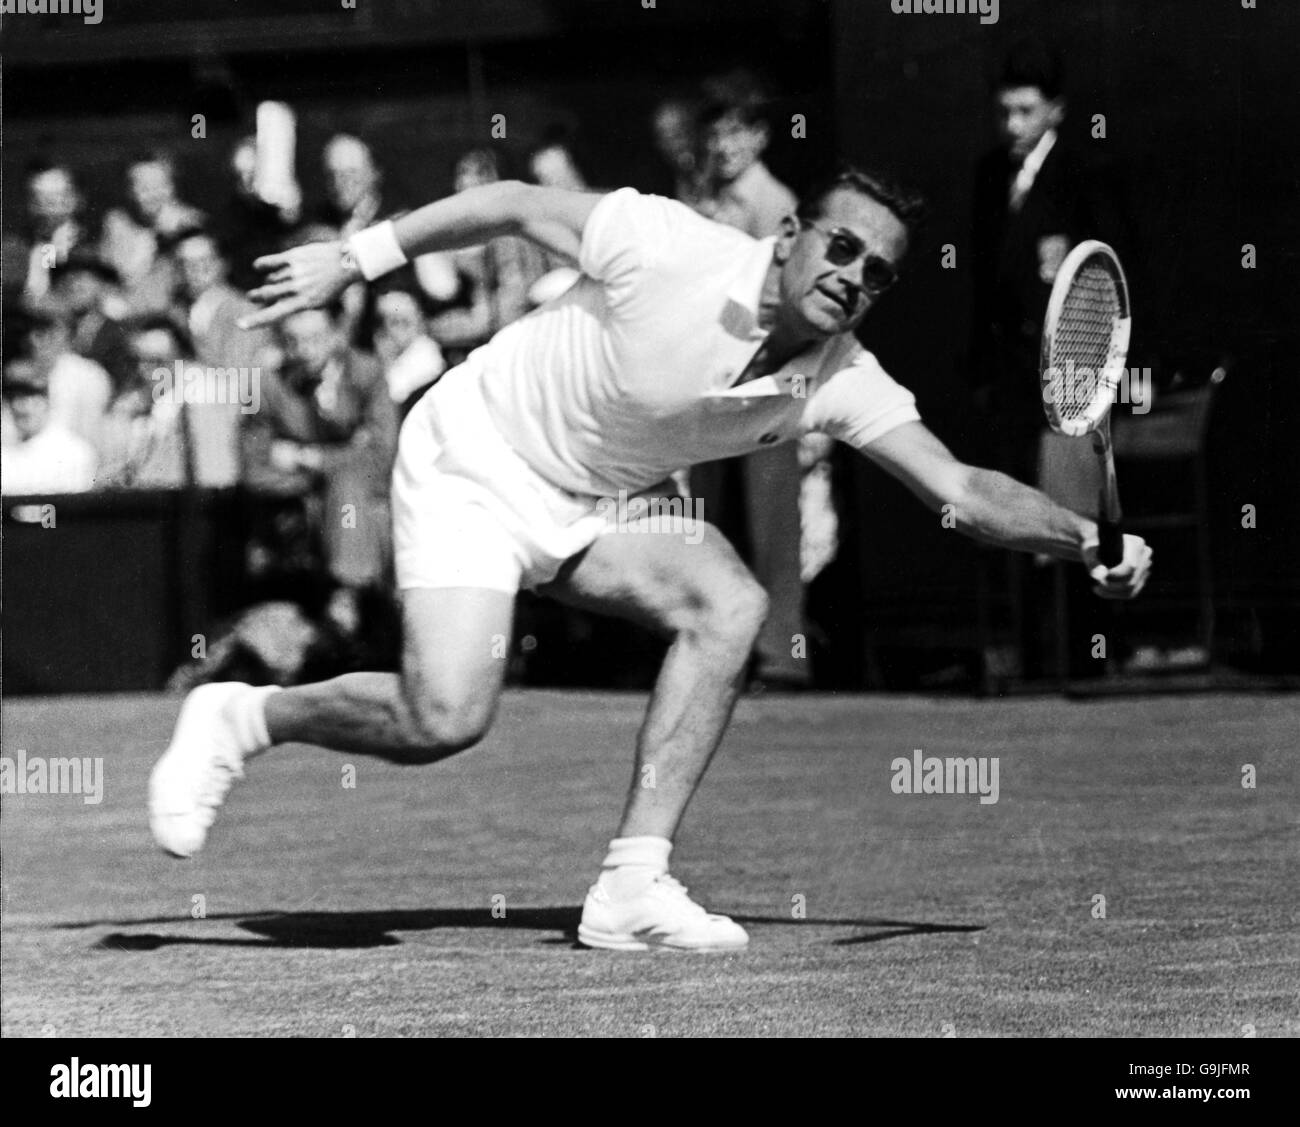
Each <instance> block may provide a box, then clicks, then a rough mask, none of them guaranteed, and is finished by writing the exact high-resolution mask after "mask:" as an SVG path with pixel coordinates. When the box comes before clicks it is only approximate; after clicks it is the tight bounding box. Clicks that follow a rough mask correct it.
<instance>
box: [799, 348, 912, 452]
mask: <svg viewBox="0 0 1300 1127" xmlns="http://www.w3.org/2000/svg"><path fill="white" fill-rule="evenodd" d="M920 418H921V414H920V412H919V411H917V409H916V397H915V396H914V395H913V394H912V393H911V392H910V391H908V390H907V388H905V387H903V386H902V385H901V384H899V383H897V382H896V381H895V380H894V379H893V378H892V377H891V376H890V375H889V373H888V372H886V371H885V369H884V368H882V367H881V366H880V362H879V361H878V360H877V359H876V358H875V357H874V356H873V355H872V354H871V353H870V352H867V351H866V350H865V349H861V348H857V349H856V350H855V352H854V354H853V355H852V356H851V357H850V362H849V363H848V364H847V365H845V366H844V367H842V368H841V369H840V370H839V371H837V372H836V373H835V374H834V375H833V376H831V377H830V379H828V380H827V381H826V382H825V383H824V384H823V385H822V386H821V387H820V388H818V389H817V390H816V391H815V392H814V393H813V394H812V396H811V397H810V398H809V401H808V411H807V413H806V414H805V416H804V420H805V425H806V427H807V429H808V430H810V431H820V432H821V433H823V434H828V435H830V436H831V437H832V438H837V439H839V440H840V441H841V442H845V443H847V444H848V445H850V446H852V447H853V448H854V449H856V450H861V449H863V448H864V447H865V446H867V445H868V444H870V443H872V442H875V440H876V439H878V438H880V437H881V436H882V435H884V434H887V433H888V432H889V431H891V430H893V429H894V428H895V427H900V426H902V425H903V424H904V423H914V422H919V421H920Z"/></svg>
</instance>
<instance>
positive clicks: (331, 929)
mask: <svg viewBox="0 0 1300 1127" xmlns="http://www.w3.org/2000/svg"><path fill="white" fill-rule="evenodd" d="M581 915H582V911H581V909H580V908H512V907H510V906H509V905H506V906H505V908H504V910H503V912H501V913H499V914H498V915H493V913H492V911H491V910H489V909H487V908H413V909H392V910H389V911H379V912H376V911H369V912H275V913H270V912H268V913H266V914H264V915H250V914H248V913H246V912H244V913H233V912H232V913H222V914H213V915H210V916H207V917H205V918H204V919H202V920H193V921H189V920H184V919H180V920H178V919H175V918H172V917H159V918H154V919H143V920H103V921H98V922H96V923H81V924H61V925H58V926H60V927H64V928H84V927H94V926H102V925H103V924H116V925H118V926H123V925H131V926H137V927H138V926H140V925H147V924H186V923H193V924H196V925H198V928H197V929H196V928H189V929H187V932H186V933H185V934H170V935H158V934H156V933H152V932H143V933H142V932H120V931H117V932H111V933H109V934H108V935H105V936H104V937H103V938H101V939H100V940H99V941H98V942H97V943H96V944H95V947H96V948H97V949H99V950H106V951H156V950H158V949H159V948H162V947H172V946H211V947H292V948H310V947H320V948H331V949H345V948H358V947H392V946H395V945H397V944H399V943H401V940H400V939H398V938H397V937H396V936H394V935H393V934H392V933H393V932H402V931H437V930H440V929H462V928H466V929H468V928H472V929H476V930H487V929H503V930H508V931H533V932H539V931H540V932H558V933H559V934H557V935H551V936H548V937H546V938H543V939H540V940H539V942H540V943H543V944H548V945H552V946H573V947H576V946H578V943H577V938H578V921H579V919H580V917H581ZM734 918H735V920H736V922H737V923H741V924H748V925H750V926H755V927H766V926H774V925H783V926H795V927H805V928H823V927H837V928H853V929H854V930H855V931H857V932H859V933H860V934H856V935H852V936H846V937H842V938H839V939H835V940H832V941H831V942H832V943H833V944H834V945H835V946H851V945H855V944H859V943H878V942H880V941H881V940H885V939H903V938H906V937H908V936H915V935H933V934H941V933H944V932H972V931H982V930H984V928H983V925H981V924H936V923H917V922H914V921H907V920H881V919H794V918H790V917H782V916H735V917H734ZM215 922H220V923H230V922H234V923H236V924H237V925H238V926H239V927H240V928H242V929H243V930H244V931H249V932H252V933H253V934H254V935H258V936H261V937H262V938H260V939H243V938H238V937H232V936H213V935H203V934H201V933H199V932H200V930H201V928H202V925H204V924H208V923H215Z"/></svg>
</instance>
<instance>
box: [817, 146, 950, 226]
mask: <svg viewBox="0 0 1300 1127" xmlns="http://www.w3.org/2000/svg"><path fill="white" fill-rule="evenodd" d="M841 189H848V190H849V191H852V192H857V193H859V194H860V195H864V196H866V197H867V198H868V199H873V200H875V201H876V202H877V203H879V204H884V206H885V207H887V208H888V209H889V210H890V211H891V212H892V213H893V214H894V215H895V216H896V217H897V218H898V220H899V222H901V223H902V224H903V226H904V227H906V228H907V233H908V235H909V236H915V235H916V233H917V232H918V231H920V229H921V227H922V226H923V225H924V224H925V219H926V206H925V200H924V199H923V198H922V197H921V196H920V195H918V194H917V193H915V192H912V191H909V190H908V189H906V188H904V187H902V186H901V185H900V184H898V183H897V182H896V181H894V180H892V179H890V178H889V177H887V176H884V175H882V174H881V173H879V172H869V171H867V170H866V169H862V168H858V167H856V166H854V165H851V164H843V165H840V166H839V167H838V168H836V169H835V170H834V171H833V172H831V173H830V174H829V175H828V176H825V177H823V178H822V179H821V180H818V181H817V182H816V183H815V184H813V185H812V187H811V188H809V189H808V190H807V191H806V192H804V194H803V197H802V198H801V199H800V201H799V210H798V211H797V212H796V213H795V214H796V215H797V216H798V217H799V218H800V219H810V220H811V219H820V218H821V217H822V215H823V214H825V206H826V197H827V196H829V195H830V194H831V193H832V192H837V191H840V190H841Z"/></svg>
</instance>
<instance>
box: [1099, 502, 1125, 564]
mask: <svg viewBox="0 0 1300 1127" xmlns="http://www.w3.org/2000/svg"><path fill="white" fill-rule="evenodd" d="M1099 511H1100V512H1101V513H1102V514H1103V515H1101V516H1099V517H1098V518H1097V559H1099V560H1100V561H1101V562H1102V563H1103V564H1105V565H1106V566H1107V567H1116V566H1118V565H1119V564H1120V563H1122V562H1123V560H1124V533H1122V532H1121V531H1120V529H1119V525H1118V524H1116V523H1115V521H1113V520H1108V519H1107V518H1106V516H1105V515H1104V514H1105V498H1104V497H1103V499H1102V507H1101V509H1100V510H1099Z"/></svg>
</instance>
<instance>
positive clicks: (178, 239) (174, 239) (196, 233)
mask: <svg viewBox="0 0 1300 1127" xmlns="http://www.w3.org/2000/svg"><path fill="white" fill-rule="evenodd" d="M190 239H207V240H208V242H210V243H211V244H212V249H213V250H215V251H216V252H217V257H218V258H220V259H221V260H222V261H223V262H229V261H230V255H229V254H228V253H227V252H226V245H225V240H224V239H222V237H221V236H220V235H218V234H217V233H216V231H214V230H212V228H211V227H203V226H200V225H199V224H194V223H191V224H189V225H188V226H185V227H181V228H180V230H178V231H174V232H172V234H170V235H165V236H164V237H162V238H160V239H159V240H158V249H159V250H161V251H162V252H163V253H164V254H171V253H173V252H174V251H175V250H176V248H177V247H179V246H180V245H181V243H186V242H189V240H190Z"/></svg>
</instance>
